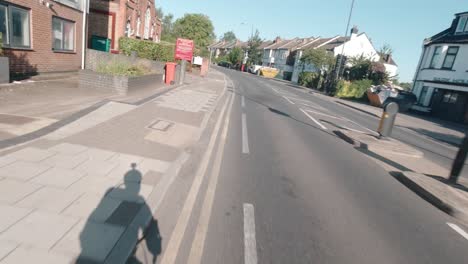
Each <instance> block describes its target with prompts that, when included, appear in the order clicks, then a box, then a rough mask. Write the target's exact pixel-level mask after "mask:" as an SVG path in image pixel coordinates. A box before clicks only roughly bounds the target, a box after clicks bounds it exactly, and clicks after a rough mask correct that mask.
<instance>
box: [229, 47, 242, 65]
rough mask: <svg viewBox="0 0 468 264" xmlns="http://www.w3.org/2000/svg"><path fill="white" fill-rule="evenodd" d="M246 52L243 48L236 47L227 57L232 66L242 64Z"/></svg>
mask: <svg viewBox="0 0 468 264" xmlns="http://www.w3.org/2000/svg"><path fill="white" fill-rule="evenodd" d="M243 55H244V52H243V51H242V49H241V48H239V47H235V48H233V49H232V50H231V52H229V54H228V55H227V59H228V60H229V62H230V63H232V65H236V64H238V63H240V62H241V61H242V59H243Z"/></svg>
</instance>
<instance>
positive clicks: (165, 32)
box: [156, 8, 176, 43]
mask: <svg viewBox="0 0 468 264" xmlns="http://www.w3.org/2000/svg"><path fill="white" fill-rule="evenodd" d="M156 13H157V14H158V17H159V18H161V22H162V33H161V40H162V41H167V42H171V43H173V42H175V39H176V38H175V36H174V21H173V20H174V15H173V14H170V13H169V14H167V15H165V14H164V11H163V10H162V8H158V9H156Z"/></svg>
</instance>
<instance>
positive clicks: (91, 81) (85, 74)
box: [79, 70, 164, 95]
mask: <svg viewBox="0 0 468 264" xmlns="http://www.w3.org/2000/svg"><path fill="white" fill-rule="evenodd" d="M162 79H163V75H162V74H148V75H144V76H139V77H126V76H113V75H109V74H103V73H98V72H94V71H91V70H82V71H80V72H79V87H80V88H83V89H96V90H101V91H108V92H115V93H118V94H120V95H126V94H128V93H129V92H132V91H135V90H138V89H143V88H148V87H154V88H159V87H162V86H163V85H164V84H163V80H162Z"/></svg>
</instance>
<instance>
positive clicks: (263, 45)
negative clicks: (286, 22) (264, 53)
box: [258, 40, 273, 49]
mask: <svg viewBox="0 0 468 264" xmlns="http://www.w3.org/2000/svg"><path fill="white" fill-rule="evenodd" d="M271 44H273V41H271V40H267V41H263V42H262V44H260V46H259V47H258V48H259V49H264V48H265V47H268V46H270V45H271Z"/></svg>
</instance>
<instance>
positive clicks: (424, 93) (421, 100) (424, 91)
mask: <svg viewBox="0 0 468 264" xmlns="http://www.w3.org/2000/svg"><path fill="white" fill-rule="evenodd" d="M428 90H429V87H427V86H423V88H422V90H421V93H420V94H419V98H418V104H419V105H424V101H425V100H426V96H427V92H428Z"/></svg>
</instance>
